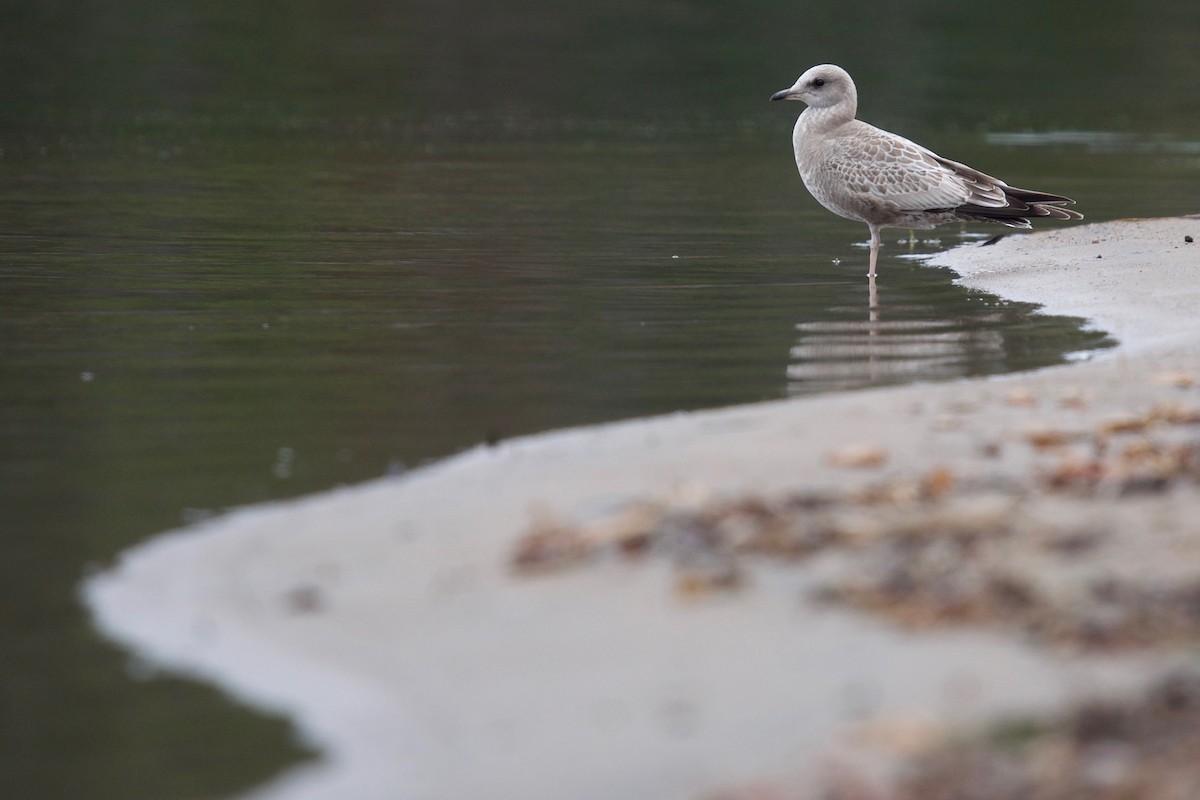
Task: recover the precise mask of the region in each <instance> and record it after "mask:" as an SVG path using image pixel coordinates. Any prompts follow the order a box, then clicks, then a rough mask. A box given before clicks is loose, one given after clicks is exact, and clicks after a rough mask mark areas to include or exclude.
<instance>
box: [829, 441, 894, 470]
mask: <svg viewBox="0 0 1200 800" xmlns="http://www.w3.org/2000/svg"><path fill="white" fill-rule="evenodd" d="M887 458H888V454H887V451H886V450H884V449H883V448H882V447H879V446H877V445H873V444H848V445H846V446H844V447H841V448H838V449H837V450H834V451H833V452H832V453H830V454H829V456H828V457H827V458H826V463H828V464H829V466H831V467H844V468H847V469H876V468H878V467H882V466H883V465H884V464H885V463H887Z"/></svg>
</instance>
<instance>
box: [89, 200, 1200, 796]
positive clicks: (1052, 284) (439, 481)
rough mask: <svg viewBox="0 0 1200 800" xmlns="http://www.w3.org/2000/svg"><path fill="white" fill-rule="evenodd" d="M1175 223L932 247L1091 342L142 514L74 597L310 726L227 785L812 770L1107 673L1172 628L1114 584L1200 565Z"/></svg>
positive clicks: (1170, 614) (599, 788) (465, 788)
mask: <svg viewBox="0 0 1200 800" xmlns="http://www.w3.org/2000/svg"><path fill="white" fill-rule="evenodd" d="M1185 236H1192V237H1193V238H1195V237H1197V236H1200V218H1196V217H1191V218H1175V219H1165V220H1129V221H1118V222H1112V223H1103V224H1098V225H1085V226H1079V227H1074V228H1068V229H1061V230H1055V231H1049V232H1044V233H1036V234H1030V235H1023V236H1012V237H1008V238H1006V239H1004V240H1002V241H1000V242H999V243H998V244H995V245H993V246H988V247H978V246H967V247H963V248H959V249H957V250H954V251H951V252H949V253H946V254H943V255H941V256H939V257H938V258H937V260H936V261H935V263H940V264H944V265H946V266H950V267H952V268H953V269H954V270H955V271H956V272H958V273H959V274H960V275H962V276H963V278H962V282H963V283H965V284H966V285H968V286H973V287H977V288H980V289H984V290H986V291H989V292H992V293H995V294H999V295H1001V296H1003V297H1006V298H1009V299H1013V300H1025V301H1033V302H1038V303H1042V304H1044V305H1045V307H1046V311H1047V312H1049V313H1060V314H1074V315H1078V316H1084V317H1088V318H1090V319H1092V320H1093V321H1094V322H1095V324H1096V325H1097V326H1098V327H1100V328H1102V329H1104V330H1107V331H1109V332H1111V333H1112V334H1113V335H1114V336H1115V337H1117V338H1118V339H1119V340H1120V345H1119V347H1117V348H1116V349H1115V350H1113V351H1108V352H1106V353H1103V354H1100V355H1098V356H1095V357H1094V358H1092V359H1091V360H1090V361H1086V362H1080V363H1074V364H1071V365H1067V366H1063V367H1055V368H1051V369H1046V370H1041V371H1038V372H1035V373H1031V374H1022V375H1013V376H1005V377H1000V378H993V379H984V380H971V381H956V382H950V383H942V384H936V385H921V386H910V387H901V388H892V389H882V390H872V391H864V392H856V393H850V394H844V395H837V396H828V397H814V398H806V399H799V400H791V401H784V402H778V403H768V404H760V405H753V406H743V407H736V408H730V409H722V410H716V411H708V412H699V413H690V414H678V415H672V416H669V417H663V418H655V419H648V420H634V421H630V422H623V423H617V424H613V425H605V426H600V427H595V428H587V429H579V430H570V431H561V432H553V433H548V434H543V435H539V436H534V437H529V438H525V439H519V440H513V441H508V442H502V443H500V444H499V445H497V446H494V447H481V448H479V449H476V450H473V451H470V452H468V453H465V454H463V455H461V456H458V457H455V458H452V459H448V460H446V461H444V462H441V463H439V464H436V465H434V466H431V467H428V468H425V469H422V470H418V471H415V472H413V473H410V474H408V475H406V476H403V477H400V478H396V479H388V480H381V481H376V482H373V483H370V484H366V485H363V486H360V487H355V488H351V489H344V490H338V491H335V492H330V493H327V494H323V495H319V496H315V497H312V498H307V499H304V500H301V501H297V502H292V503H281V504H273V505H266V506H260V507H254V508H249V509H244V510H241V511H237V512H234V513H231V514H229V515H227V516H225V517H223V518H220V519H218V520H214V521H211V522H208V523H205V524H203V525H200V526H196V527H193V528H189V529H185V530H182V531H177V532H173V533H169V534H166V535H164V536H161V537H157V538H155V539H153V540H151V541H149V542H147V543H145V544H143V545H140V546H138V547H136V548H134V549H132V550H131V551H129V552H127V553H126V554H124V555H123V556H122V558H121V559H120V561H119V563H118V564H117V565H116V566H115V567H114V568H113V569H111V570H109V571H106V572H104V573H102V574H100V575H97V576H95V577H93V578H91V579H89V581H88V582H87V583H86V584H85V587H84V594H85V597H86V599H87V601H88V603H89V604H90V606H91V608H92V609H93V611H94V613H95V616H96V619H97V621H98V624H99V626H100V627H101V629H102V630H103V631H104V632H105V633H106V634H107V635H109V636H111V637H112V638H114V639H115V640H117V641H119V642H122V643H123V644H125V645H126V646H128V647H129V648H130V649H131V650H133V651H135V652H136V653H137V654H138V655H139V657H141V658H144V659H148V660H150V661H151V662H154V663H158V664H160V665H162V666H163V667H165V668H168V669H172V670H177V671H182V672H185V673H187V674H191V675H195V676H197V677H199V678H202V679H204V680H209V681H213V682H216V683H218V684H219V685H221V686H223V687H225V688H226V689H227V690H228V691H230V692H231V693H233V694H235V695H236V696H238V697H240V698H242V699H244V700H245V701H247V702H249V703H252V704H255V705H259V706H261V707H264V708H270V709H273V710H277V711H283V712H284V713H287V714H289V715H290V716H292V717H293V718H294V719H295V721H296V724H297V726H298V728H299V730H300V731H301V733H302V735H304V736H305V737H306V738H307V739H309V740H310V741H312V742H313V743H315V744H316V745H318V746H319V747H320V748H321V749H322V751H323V752H324V753H325V754H326V756H325V758H324V759H322V760H321V761H319V762H317V763H314V764H309V765H303V766H301V767H299V768H297V769H295V770H293V771H291V772H289V773H287V774H285V775H284V776H282V777H281V778H280V779H279V780H277V781H276V782H274V783H272V784H270V785H268V786H266V787H263V788H261V789H259V790H256V791H255V792H254V793H253V796H256V797H271V798H276V797H277V798H288V799H289V800H291V799H294V798H309V797H312V798H317V797H331V796H344V797H357V798H375V797H378V798H473V797H480V796H487V797H502V798H503V797H513V798H522V799H523V800H536V799H537V798H561V797H572V798H589V797H595V798H612V797H622V798H669V797H678V798H686V797H706V796H710V795H712V794H713V793H715V792H720V791H722V790H726V789H731V790H734V791H741V789H740V788H739V787H745V786H749V785H756V782H760V781H768V782H770V783H771V784H772V785H790V786H799V785H804V786H812V785H815V784H814V781H816V780H818V779H820V778H821V777H822V776H825V775H827V774H828V773H829V770H830V765H831V764H834V763H837V761H838V758H839V755H838V754H839V753H843V752H845V750H846V748H847V743H848V742H850V743H853V742H857V741H860V739H859V738H856V737H860V736H861V734H862V733H863V732H864V731H871V730H876V731H878V730H889V729H891V728H889V725H890V724H891V721H896V720H903V721H906V724H908V723H912V722H913V721H917V722H918V723H919V725H918V727H920V728H921V729H923V730H924V729H930V728H937V729H946V728H947V727H948V726H950V727H953V726H961V725H976V724H981V723H984V722H986V721H987V720H990V719H996V718H998V717H1002V716H1005V715H1011V714H1032V713H1050V712H1054V711H1056V710H1064V709H1067V708H1069V707H1070V706H1072V705H1073V704H1076V703H1078V702H1081V701H1083V700H1086V699H1087V698H1088V697H1091V696H1094V695H1096V694H1098V693H1099V694H1103V693H1110V692H1111V693H1116V694H1123V693H1129V692H1134V691H1137V690H1139V689H1141V688H1142V687H1143V686H1145V685H1146V684H1147V683H1148V682H1150V681H1153V680H1154V679H1155V678H1157V677H1158V675H1159V674H1160V673H1161V672H1162V671H1163V670H1164V669H1166V668H1168V667H1171V666H1173V665H1174V664H1175V663H1176V662H1177V661H1178V660H1179V659H1180V657H1181V656H1180V654H1181V653H1182V652H1185V650H1186V648H1188V647H1194V644H1195V637H1196V633H1195V631H1193V630H1192V628H1191V627H1189V625H1190V617H1189V616H1188V613H1187V609H1186V608H1184V609H1182V610H1181V609H1180V608H1175V607H1174V606H1172V604H1171V603H1170V602H1166V603H1165V604H1164V603H1160V604H1159V605H1158V606H1155V605H1153V603H1152V602H1151V601H1149V600H1146V599H1145V598H1146V597H1153V598H1159V599H1161V598H1162V597H1163V596H1167V597H1168V598H1169V597H1174V596H1176V595H1178V596H1179V597H1184V596H1185V595H1186V590H1187V589H1188V587H1191V586H1193V584H1195V585H1200V558H1196V555H1197V554H1198V553H1200V524H1198V523H1197V522H1196V520H1197V519H1200V488H1198V487H1200V481H1198V480H1197V468H1196V464H1195V463H1194V461H1195V459H1194V457H1193V449H1194V448H1195V447H1196V446H1197V441H1198V438H1197V437H1198V434H1197V431H1200V426H1198V425H1197V421H1198V420H1200V314H1196V313H1195V309H1196V308H1197V307H1200V302H1198V301H1200V281H1197V272H1198V270H1200V244H1196V243H1190V244H1189V243H1186V242H1185V239H1184V237H1185ZM880 284H881V289H883V290H886V275H884V276H883V277H882V278H881V279H880ZM748 508H758V509H762V508H766V509H771V515H766V516H764V514H762V513H758V514H757V516H756V515H755V514H749V515H747V514H746V513H741V512H738V513H734V512H735V511H737V510H738V509H741V510H742V511H743V512H744V511H745V509H748ZM731 509H732V510H733V511H731ZM739 513H740V516H739ZM989 515H990V516H989ZM768 518H769V519H773V520H775V521H774V522H772V523H771V526H768V527H769V531H768V532H769V533H770V536H767V535H766V534H765V533H764V532H763V531H767V530H768V527H763V526H762V525H759V527H757V528H756V527H755V525H758V522H755V520H758V521H759V522H761V520H763V519H768ZM681 520H683V521H684V522H686V523H687V524H680V521H681ZM730 520H733V521H732V522H731V521H730ZM781 520H782V521H781ZM781 531H783V532H784V533H780V532H781ZM781 536H782V537H783V538H782V539H781V538H780V537H781ZM789 536H790V537H792V538H790V539H789V538H788V537H789ZM539 537H541V538H539ZM764 537H766V538H764ZM922 537H923V538H922ZM914 541H915V542H918V545H916V546H914V545H913V542H914ZM964 541H965V542H967V545H964V544H963V542H964ZM781 542H782V544H781ZM945 542H952V543H953V546H948V545H945V544H944V543H945ZM764 543H771V544H770V546H768V544H764ZM772 547H775V549H772ZM539 548H540V549H539ZM963 574H966V575H968V576H969V577H970V578H971V580H969V581H966V582H964V581H962V580H958V579H957V578H956V579H954V580H951V579H950V577H949V576H960V575H963ZM1104 581H1107V582H1108V583H1109V584H1110V585H1111V586H1114V587H1116V588H1115V589H1112V590H1111V591H1109V592H1108V593H1107V594H1104V593H1097V592H1096V591H1095V588H1094V587H1095V586H1097V585H1099V584H1101V583H1103V582H1104ZM996 587H1000V589H999V590H997V588H996ZM1172 591H1175V592H1176V595H1172V594H1171V592H1172ZM1113 597H1117V598H1119V599H1120V600H1121V602H1117V601H1114V600H1113V599H1112V598H1113ZM1129 598H1133V599H1129ZM1181 602H1182V601H1181ZM1147 604H1149V605H1147ZM1185 605H1186V603H1185ZM1139 615H1141V616H1139ZM1147 615H1149V616H1147ZM1144 619H1151V620H1152V621H1153V622H1154V624H1155V625H1157V626H1158V627H1156V628H1155V629H1154V630H1156V631H1160V634H1161V635H1156V636H1154V637H1149V638H1148V639H1147V638H1145V637H1143V638H1142V639H1137V638H1136V637H1133V636H1132V635H1131V634H1130V631H1142V630H1143V629H1145V627H1146V626H1145V624H1143V623H1142V622H1141V621H1142V620H1144ZM1134 639H1136V641H1135V640H1134ZM884 738H888V737H884ZM892 738H893V739H894V738H895V737H892ZM900 738H902V739H903V738H905V737H900ZM909 738H911V737H909ZM853 747H854V745H851V749H853Z"/></svg>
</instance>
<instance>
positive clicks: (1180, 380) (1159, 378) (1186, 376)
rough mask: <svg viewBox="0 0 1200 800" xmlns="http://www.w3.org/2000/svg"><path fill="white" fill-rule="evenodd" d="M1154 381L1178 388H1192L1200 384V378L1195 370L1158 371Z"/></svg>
mask: <svg viewBox="0 0 1200 800" xmlns="http://www.w3.org/2000/svg"><path fill="white" fill-rule="evenodd" d="M1154 382H1155V383H1158V384H1162V385H1164V386H1174V387H1175V388H1177V389H1191V388H1192V387H1193V386H1196V385H1197V384H1200V378H1197V377H1196V374H1195V373H1193V372H1185V371H1183V370H1174V371H1171V372H1160V373H1158V374H1157V375H1155V376H1154Z"/></svg>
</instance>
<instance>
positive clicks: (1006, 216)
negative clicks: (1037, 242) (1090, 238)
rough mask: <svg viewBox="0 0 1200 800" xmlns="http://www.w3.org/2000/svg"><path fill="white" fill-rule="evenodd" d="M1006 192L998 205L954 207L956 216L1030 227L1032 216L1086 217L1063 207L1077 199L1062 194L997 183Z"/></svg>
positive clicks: (971, 219)
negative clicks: (1003, 203) (1000, 204)
mask: <svg viewBox="0 0 1200 800" xmlns="http://www.w3.org/2000/svg"><path fill="white" fill-rule="evenodd" d="M997 188H998V189H1000V191H1002V192H1003V193H1004V199H1005V201H1006V204H1005V205H1003V206H999V207H991V206H981V205H976V204H974V203H967V204H965V205H961V206H958V207H957V208H955V209H954V216H956V217H958V218H959V219H964V220H968V221H970V222H999V223H1000V224H1001V225H1007V226H1008V227H1010V228H1029V227H1032V226H1031V225H1030V224H1029V219H1030V217H1053V218H1054V219H1083V214H1080V213H1079V212H1078V211H1072V210H1071V209H1069V208H1062V206H1065V205H1071V204H1073V203H1074V202H1075V201H1074V200H1072V199H1071V198H1069V197H1063V196H1062V195H1061V194H1048V193H1046V192H1034V191H1031V190H1029V189H1018V188H1017V187H1015V186H1008V185H1007V184H1003V185H1000V186H998V187H997Z"/></svg>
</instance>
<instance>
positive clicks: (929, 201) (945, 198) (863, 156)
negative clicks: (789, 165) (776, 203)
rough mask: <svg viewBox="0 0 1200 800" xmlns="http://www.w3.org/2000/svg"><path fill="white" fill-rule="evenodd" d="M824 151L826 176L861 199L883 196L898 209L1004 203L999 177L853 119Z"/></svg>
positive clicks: (867, 199) (868, 199)
mask: <svg viewBox="0 0 1200 800" xmlns="http://www.w3.org/2000/svg"><path fill="white" fill-rule="evenodd" d="M827 153H828V160H827V161H826V162H825V168H826V169H827V170H828V171H829V172H830V173H832V175H831V177H833V176H836V180H837V181H838V182H839V183H840V184H841V185H842V186H844V187H845V189H844V190H845V191H847V192H850V193H852V194H853V195H855V196H856V197H857V198H859V199H860V200H862V201H866V202H871V200H872V199H874V200H882V201H886V202H888V203H890V204H894V207H895V208H897V209H899V210H903V211H928V210H932V209H952V208H956V207H958V206H960V205H963V204H964V203H971V204H974V205H978V206H1004V205H1005V203H1006V200H1005V197H1004V192H1003V191H1002V190H1001V188H1000V187H1001V186H1003V185H1004V183H1003V182H1002V181H998V180H996V179H995V178H992V177H991V176H989V175H984V174H983V173H982V172H978V171H976V170H973V169H971V168H970V167H966V166H964V165H962V164H958V163H957V162H953V161H948V160H946V159H943V158H941V157H940V156H938V155H937V154H935V153H933V152H931V151H930V150H927V149H925V148H924V147H921V146H920V145H919V144H916V143H915V142H911V141H909V140H908V139H905V138H904V137H903V136H897V135H895V134H894V133H888V132H887V131H884V130H880V129H879V128H876V127H875V126H873V125H868V124H867V123H865V122H861V121H858V120H855V121H854V122H853V123H851V124H850V125H848V126H846V128H845V129H844V130H842V131H839V135H838V136H836V137H834V138H833V139H832V140H831V141H830V142H829V150H828V151H827Z"/></svg>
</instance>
